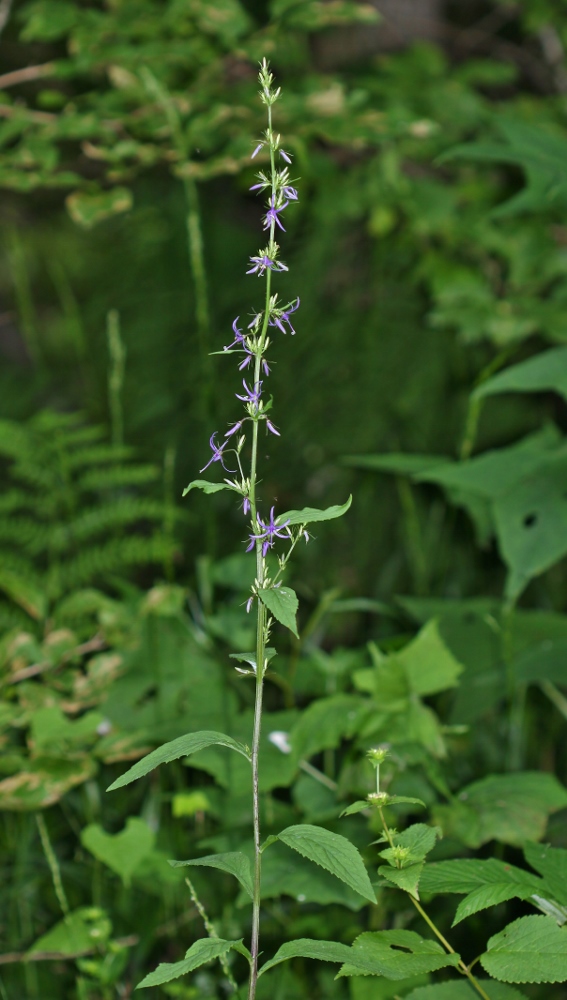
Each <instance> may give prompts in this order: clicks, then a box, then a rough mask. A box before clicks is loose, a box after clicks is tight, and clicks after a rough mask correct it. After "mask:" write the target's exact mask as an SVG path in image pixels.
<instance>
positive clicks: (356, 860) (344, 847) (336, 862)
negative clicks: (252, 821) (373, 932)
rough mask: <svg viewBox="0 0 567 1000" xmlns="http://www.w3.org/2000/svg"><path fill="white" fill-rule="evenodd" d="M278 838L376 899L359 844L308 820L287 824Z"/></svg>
mask: <svg viewBox="0 0 567 1000" xmlns="http://www.w3.org/2000/svg"><path fill="white" fill-rule="evenodd" d="M278 840H281V841H282V843H284V844H287V846H288V847H291V848H293V850H294V851H297V852H298V854H301V855H303V857H304V858H309V860H310V861H314V862H315V864H317V865H320V866H321V868H325V869H326V870H327V871H328V872H331V874H332V875H335V876H336V877H337V878H338V879H340V880H341V882H345V883H346V885H349V886H350V887H351V889H354V891H355V892H358V893H360V895H361V896H363V897H364V899H368V900H370V902H371V903H375V902H376V896H375V893H374V890H373V888H372V885H371V883H370V879H369V877H368V872H367V871H366V868H365V867H364V862H363V860H362V858H361V856H360V854H359V853H358V851H357V849H356V847H354V845H353V844H351V843H350V841H348V840H347V839H346V837H341V836H340V834H338V833H331V831H330V830H325V828H324V827H322V826H311V824H309V823H305V824H303V825H302V826H288V827H287V829H285V830H282V832H281V833H279V834H278Z"/></svg>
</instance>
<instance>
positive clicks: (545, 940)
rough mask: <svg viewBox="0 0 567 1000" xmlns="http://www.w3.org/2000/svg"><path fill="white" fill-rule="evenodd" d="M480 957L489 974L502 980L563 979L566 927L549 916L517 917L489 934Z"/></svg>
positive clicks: (566, 970) (566, 958) (565, 974)
mask: <svg viewBox="0 0 567 1000" xmlns="http://www.w3.org/2000/svg"><path fill="white" fill-rule="evenodd" d="M480 961H481V964H482V967H483V969H484V970H485V972H488V974H489V976H493V977H494V979H499V980H501V981H502V982H505V983H563V982H565V980H567V930H566V929H565V928H561V927H558V926H557V924H556V923H555V921H554V920H553V919H552V917H520V919H519V920H514V921H513V922H512V923H511V924H508V926H507V927H505V928H504V930H503V931H500V933H499V934H495V935H494V937H491V938H490V941H489V942H488V948H487V950H486V951H485V953H484V955H481V958H480Z"/></svg>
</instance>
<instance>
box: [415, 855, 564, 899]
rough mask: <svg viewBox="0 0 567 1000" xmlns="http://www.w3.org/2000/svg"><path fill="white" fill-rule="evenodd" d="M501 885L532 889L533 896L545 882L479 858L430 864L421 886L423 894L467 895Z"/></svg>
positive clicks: (422, 878) (507, 865)
mask: <svg viewBox="0 0 567 1000" xmlns="http://www.w3.org/2000/svg"><path fill="white" fill-rule="evenodd" d="M503 883H507V884H509V885H512V886H519V887H520V888H525V889H526V890H527V889H531V891H532V892H533V893H537V892H540V893H541V892H543V889H544V883H543V881H542V880H541V879H540V878H538V877H537V875H533V874H532V872H527V871H523V870H522V869H521V868H517V867H516V866H515V865H510V864H505V863H504V862H503V861H498V860H497V859H496V858H489V859H488V860H486V861H482V860H481V859H480V858H459V859H457V860H455V861H433V862H430V863H429V864H427V865H426V866H425V871H424V872H423V875H422V877H421V881H420V886H421V891H422V892H431V893H435V892H456V893H459V894H460V893H463V894H467V893H471V892H474V891H475V890H476V889H478V888H482V887H484V886H489V885H502V884H503Z"/></svg>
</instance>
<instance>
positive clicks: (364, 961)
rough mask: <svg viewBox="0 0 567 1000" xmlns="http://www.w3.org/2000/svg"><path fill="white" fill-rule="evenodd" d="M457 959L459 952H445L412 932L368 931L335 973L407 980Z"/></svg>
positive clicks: (442, 967)
mask: <svg viewBox="0 0 567 1000" xmlns="http://www.w3.org/2000/svg"><path fill="white" fill-rule="evenodd" d="M402 949H403V950H402ZM459 961H460V956H459V955H457V954H452V955H447V953H446V952H444V951H443V949H442V947H441V945H439V944H437V942H436V941H428V940H426V939H425V938H422V937H420V936H419V934H416V933H415V932H414V931H402V930H400V931H368V932H366V933H364V934H361V935H360V937H358V938H357V939H356V941H355V942H354V944H353V946H352V949H351V957H350V958H349V961H348V963H347V964H345V965H343V967H342V969H341V970H340V972H339V976H360V975H365V976H384V977H385V978H386V979H394V980H400V979H409V977H410V976H418V975H421V974H422V973H424V972H435V971H436V970H437V969H444V968H446V967H447V966H449V965H453V966H456V965H458V963H459Z"/></svg>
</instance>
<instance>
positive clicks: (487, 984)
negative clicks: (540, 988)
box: [405, 976, 526, 1000]
mask: <svg viewBox="0 0 567 1000" xmlns="http://www.w3.org/2000/svg"><path fill="white" fill-rule="evenodd" d="M476 979H477V981H478V982H479V983H480V985H481V986H482V988H483V990H484V992H485V993H486V995H487V996H488V997H490V1000H526V998H525V995H524V993H519V992H518V990H516V989H514V987H513V986H507V985H506V983H494V982H492V981H491V980H490V979H479V978H478V976H477V977H476ZM405 1000H478V993H477V991H476V990H475V989H474V987H473V986H470V985H469V983H465V982H461V983H459V982H455V981H454V980H451V981H450V982H448V983H435V985H434V986H419V987H418V988H417V989H416V990H412V991H411V993H408V994H406V996H405Z"/></svg>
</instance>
